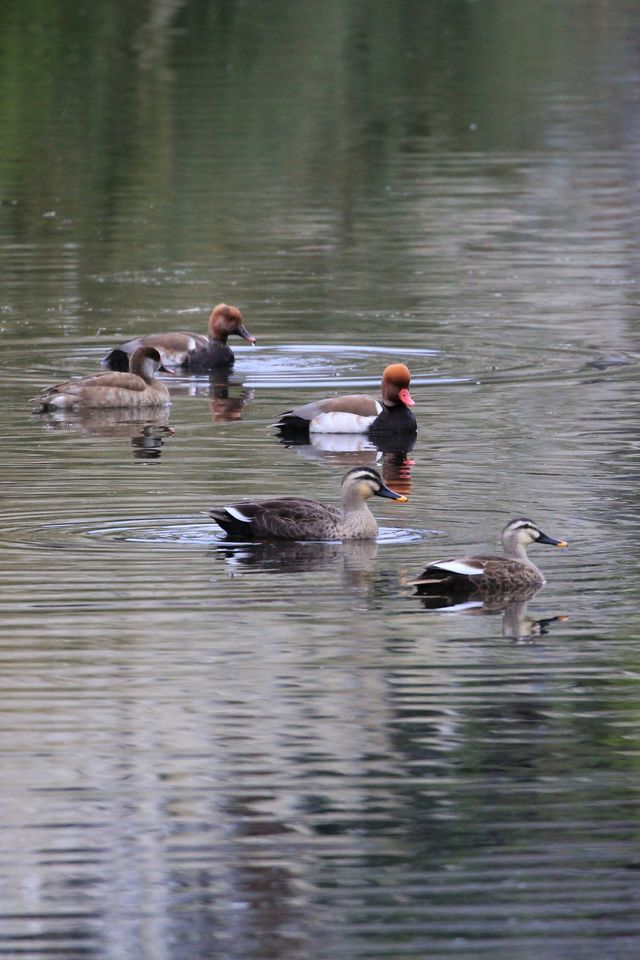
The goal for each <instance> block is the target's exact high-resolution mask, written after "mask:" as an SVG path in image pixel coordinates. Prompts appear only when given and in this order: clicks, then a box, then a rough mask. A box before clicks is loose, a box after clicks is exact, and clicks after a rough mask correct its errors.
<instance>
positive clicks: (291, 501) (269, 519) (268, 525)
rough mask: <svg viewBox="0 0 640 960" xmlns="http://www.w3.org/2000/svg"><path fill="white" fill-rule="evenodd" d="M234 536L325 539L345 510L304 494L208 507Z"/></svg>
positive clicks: (221, 524) (224, 528)
mask: <svg viewBox="0 0 640 960" xmlns="http://www.w3.org/2000/svg"><path fill="white" fill-rule="evenodd" d="M209 516H211V517H212V518H213V519H214V520H215V521H216V523H217V524H219V526H221V527H222V529H223V530H224V531H225V532H226V533H227V534H229V536H233V537H242V538H244V539H257V540H260V539H264V540H322V539H330V538H332V536H335V528H336V525H337V524H338V523H339V521H340V520H341V518H342V513H341V511H340V510H338V509H336V508H335V507H329V506H325V504H323V503H319V502H318V501H317V500H306V499H304V498H302V497H279V498H276V499H273V500H244V501H241V502H240V503H234V504H230V505H228V506H224V507H215V508H214V509H213V510H210V511H209Z"/></svg>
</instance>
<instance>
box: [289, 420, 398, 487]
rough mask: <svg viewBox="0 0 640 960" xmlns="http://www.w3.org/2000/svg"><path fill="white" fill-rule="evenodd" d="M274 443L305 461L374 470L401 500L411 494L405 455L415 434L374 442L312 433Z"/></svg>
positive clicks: (353, 436) (339, 434)
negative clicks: (371, 468) (399, 495)
mask: <svg viewBox="0 0 640 960" xmlns="http://www.w3.org/2000/svg"><path fill="white" fill-rule="evenodd" d="M278 440H279V442H280V443H281V444H283V446H285V447H288V448H291V449H293V450H295V452H296V453H297V454H298V456H300V457H304V458H305V460H316V461H319V462H321V463H326V464H327V465H328V466H338V467H347V468H348V467H356V466H359V465H360V464H367V465H368V466H376V467H377V469H378V470H379V471H380V473H381V474H382V479H383V480H384V482H385V483H386V484H388V485H389V486H392V487H393V488H394V489H395V490H397V491H398V493H402V494H403V495H404V496H405V497H408V496H409V494H410V493H411V467H412V466H413V465H414V461H413V460H411V459H410V458H409V453H410V452H411V450H412V449H413V447H414V444H415V442H416V436H415V434H406V433H399V434H396V435H394V436H384V437H376V439H375V442H374V441H373V440H371V439H369V437H367V436H362V435H358V434H353V433H313V434H310V435H309V437H307V438H306V439H301V440H296V439H292V438H291V437H289V438H287V437H284V436H279V437H278Z"/></svg>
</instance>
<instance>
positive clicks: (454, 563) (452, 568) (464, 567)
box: [431, 560, 484, 576]
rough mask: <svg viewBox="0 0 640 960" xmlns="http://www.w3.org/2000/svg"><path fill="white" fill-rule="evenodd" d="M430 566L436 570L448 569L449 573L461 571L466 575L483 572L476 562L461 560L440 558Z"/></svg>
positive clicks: (475, 574)
mask: <svg viewBox="0 0 640 960" xmlns="http://www.w3.org/2000/svg"><path fill="white" fill-rule="evenodd" d="M431 566H432V567H437V569H438V570H448V571H449V573H463V574H466V575H467V576H477V575H478V574H479V573H484V570H483V568H482V567H481V566H479V565H478V564H471V563H464V562H463V561H462V560H441V561H440V562H439V563H432V564H431Z"/></svg>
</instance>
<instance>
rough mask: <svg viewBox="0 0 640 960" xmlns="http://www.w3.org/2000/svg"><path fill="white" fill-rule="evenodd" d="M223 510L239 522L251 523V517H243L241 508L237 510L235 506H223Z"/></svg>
mask: <svg viewBox="0 0 640 960" xmlns="http://www.w3.org/2000/svg"><path fill="white" fill-rule="evenodd" d="M225 510H226V511H227V513H228V514H229V516H230V517H233V518H234V519H235V520H239V521H240V522H241V523H251V517H245V515H244V513H242V511H241V510H238V508H237V507H225Z"/></svg>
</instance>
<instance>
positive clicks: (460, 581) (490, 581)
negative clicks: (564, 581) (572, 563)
mask: <svg viewBox="0 0 640 960" xmlns="http://www.w3.org/2000/svg"><path fill="white" fill-rule="evenodd" d="M501 539H502V546H503V549H504V552H505V556H503V557H500V556H494V555H491V554H479V555H475V556H467V557H452V558H451V559H449V560H439V561H436V562H435V563H430V564H429V565H428V566H427V567H426V569H425V571H424V573H423V574H422V576H421V577H419V578H418V579H417V580H413V581H412V583H413V585H414V586H416V587H418V592H419V593H473V592H477V593H485V594H509V595H510V594H517V593H518V592H520V591H526V590H529V589H532V590H536V589H538V588H539V587H541V586H542V585H543V584H544V583H545V579H544V577H543V575H542V572H541V571H540V570H539V569H538V567H536V565H535V564H534V563H532V562H531V560H529V558H528V556H527V552H526V548H527V546H528V545H529V544H530V543H547V544H550V545H552V546H556V547H566V546H567V544H566V543H565V541H564V540H556V539H554V538H553V537H549V536H547V534H546V533H542V531H541V530H539V529H538V527H537V526H536V525H535V524H534V523H533V522H532V521H531V520H527V519H526V518H524V517H520V518H517V519H516V520H511V521H510V522H509V523H508V524H507V525H506V527H505V528H504V530H503V531H502V536H501Z"/></svg>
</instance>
